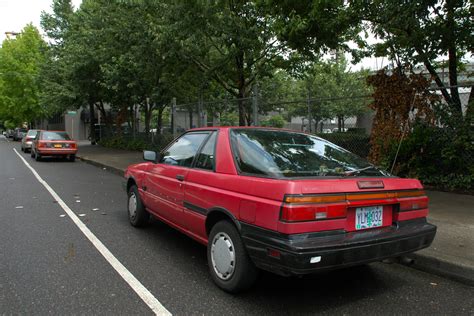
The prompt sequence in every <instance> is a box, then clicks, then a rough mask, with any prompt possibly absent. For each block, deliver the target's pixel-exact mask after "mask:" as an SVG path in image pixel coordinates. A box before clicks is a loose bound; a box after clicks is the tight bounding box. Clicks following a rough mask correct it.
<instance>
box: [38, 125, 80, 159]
mask: <svg viewBox="0 0 474 316" xmlns="http://www.w3.org/2000/svg"><path fill="white" fill-rule="evenodd" d="M76 153H77V143H76V142H75V141H74V140H71V139H70V138H69V135H68V134H67V133H66V132H64V131H42V130H40V131H39V132H38V133H37V134H36V137H35V139H34V141H33V143H32V145H31V157H32V158H35V160H36V161H39V160H41V159H42V158H43V157H47V156H48V157H63V158H67V159H69V160H70V161H74V160H75V159H76Z"/></svg>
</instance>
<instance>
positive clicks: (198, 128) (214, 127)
mask: <svg viewBox="0 0 474 316" xmlns="http://www.w3.org/2000/svg"><path fill="white" fill-rule="evenodd" d="M229 129H261V130H276V131H285V132H291V133H299V134H309V133H307V132H302V131H295V130H292V129H288V128H279V127H269V126H209V127H196V128H191V129H188V130H187V131H186V132H194V131H214V130H229Z"/></svg>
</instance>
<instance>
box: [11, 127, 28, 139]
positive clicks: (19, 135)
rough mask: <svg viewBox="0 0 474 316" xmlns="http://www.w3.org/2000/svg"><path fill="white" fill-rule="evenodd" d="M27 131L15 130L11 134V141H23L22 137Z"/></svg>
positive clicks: (23, 129)
mask: <svg viewBox="0 0 474 316" xmlns="http://www.w3.org/2000/svg"><path fill="white" fill-rule="evenodd" d="M26 132H27V130H26V128H15V131H14V132H13V136H12V137H13V140H14V141H20V140H22V139H23V135H24V134H26Z"/></svg>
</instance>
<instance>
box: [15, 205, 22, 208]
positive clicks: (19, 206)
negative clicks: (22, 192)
mask: <svg viewBox="0 0 474 316" xmlns="http://www.w3.org/2000/svg"><path fill="white" fill-rule="evenodd" d="M15 208H23V206H21V205H18V206H15Z"/></svg>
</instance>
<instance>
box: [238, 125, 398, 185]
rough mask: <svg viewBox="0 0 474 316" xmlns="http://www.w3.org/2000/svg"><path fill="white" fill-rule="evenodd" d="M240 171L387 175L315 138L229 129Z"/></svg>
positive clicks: (277, 174)
mask: <svg viewBox="0 0 474 316" xmlns="http://www.w3.org/2000/svg"><path fill="white" fill-rule="evenodd" d="M231 142H232V150H233V153H234V157H235V162H236V164H237V168H238V169H239V171H240V172H241V173H244V174H249V175H259V176H266V177H272V178H289V177H293V178H294V177H326V176H332V177H334V176H375V177H381V176H388V175H389V174H388V173H386V172H384V171H382V170H379V169H377V168H376V167H374V166H373V165H371V164H370V163H368V162H367V161H366V160H364V159H362V158H360V157H359V156H357V155H355V154H352V153H351V152H349V151H347V150H345V149H343V148H341V147H339V146H337V145H335V144H332V143H330V142H328V141H326V140H324V139H321V138H319V137H315V136H311V135H308V134H303V133H297V132H290V131H282V130H271V129H268V130H267V129H247V128H245V129H233V130H231Z"/></svg>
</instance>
